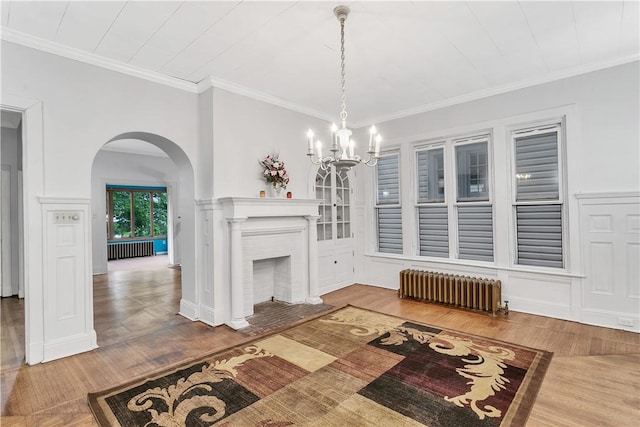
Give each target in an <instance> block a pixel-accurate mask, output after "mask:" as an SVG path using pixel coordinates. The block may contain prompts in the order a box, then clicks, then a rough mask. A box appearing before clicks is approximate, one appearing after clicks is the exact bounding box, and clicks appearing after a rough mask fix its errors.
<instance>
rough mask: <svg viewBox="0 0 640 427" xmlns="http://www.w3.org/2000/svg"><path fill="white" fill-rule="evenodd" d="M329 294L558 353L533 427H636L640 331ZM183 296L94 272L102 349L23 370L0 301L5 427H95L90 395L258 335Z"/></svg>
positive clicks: (171, 285) (381, 292) (153, 279)
mask: <svg viewBox="0 0 640 427" xmlns="http://www.w3.org/2000/svg"><path fill="white" fill-rule="evenodd" d="M323 298H324V301H325V302H326V303H327V304H331V305H334V306H340V305H344V304H352V305H356V306H359V307H364V308H369V309H372V310H377V311H381V312H385V313H389V314H393V315H398V316H401V317H404V318H407V319H412V320H416V321H420V322H424V323H429V324H432V325H435V326H439V327H445V328H451V329H457V330H461V331H465V332H469V333H473V334H477V335H483V336H487V337H491V338H496V339H500V340H504V341H510V342H515V343H518V344H522V345H527V346H531V347H536V348H541V349H545V350H548V351H552V352H554V357H553V360H552V362H551V366H550V368H549V371H548V372H547V375H546V377H545V380H544V382H543V384H542V388H541V390H540V393H539V395H538V398H537V400H536V403H535V405H534V408H533V411H532V413H531V416H530V417H529V420H528V423H527V426H616V427H619V426H637V425H638V423H639V420H640V335H639V334H634V333H630V332H624V331H617V330H612V329H606V328H598V327H593V326H586V325H581V324H578V323H574V322H567V321H562V320H556V319H551V318H546V317H540V316H532V315H527V314H523V313H517V312H514V311H511V313H510V314H509V316H508V317H507V318H492V317H489V316H487V315H484V314H479V313H472V312H467V311H462V310H457V309H453V308H449V307H446V306H440V305H434V304H424V303H419V302H415V301H408V300H401V299H398V298H397V297H396V293H395V291H391V290H386V289H380V288H375V287H371V286H364V285H353V286H350V287H348V288H345V289H341V290H339V291H336V292H332V293H330V294H327V295H325V296H324V297H323ZM179 300H180V271H179V270H176V269H170V268H160V269H157V268H151V267H150V268H148V269H143V270H136V269H129V268H121V269H117V270H115V271H111V272H110V274H109V275H102V276H96V277H95V278H94V313H95V328H96V332H97V334H98V344H99V345H100V348H98V349H96V350H94V351H90V352H87V353H83V354H80V355H76V356H72V357H67V358H64V359H60V360H56V361H52V362H48V363H44V364H40V365H35V366H26V365H22V364H21V363H20V361H21V360H23V358H24V353H22V355H21V356H20V350H16V348H18V347H20V345H19V344H20V340H22V347H24V344H23V342H24V338H23V335H21V334H23V332H21V331H23V330H24V325H23V324H22V325H21V324H20V322H21V320H20V319H21V314H20V309H21V308H20V307H21V303H20V301H19V300H17V299H12V298H4V299H2V301H1V305H0V308H1V310H2V312H1V316H2V317H1V318H2V325H1V329H2V346H3V348H2V352H1V358H2V360H1V362H2V363H1V368H0V386H1V389H0V391H1V394H0V415H1V416H2V417H1V418H0V425H2V426H3V427H4V426H92V425H96V424H95V422H94V420H93V417H92V415H91V413H90V411H89V407H88V406H87V403H86V401H87V393H88V392H93V391H98V390H102V389H106V388H109V387H112V386H115V385H118V384H120V383H123V382H125V381H127V380H129V379H131V378H134V377H139V376H143V375H145V374H148V373H149V372H151V371H155V370H159V369H163V368H166V367H168V366H171V365H174V364H177V363H179V362H181V361H184V360H186V359H191V358H196V357H199V356H203V355H205V354H208V353H211V352H214V351H217V350H221V349H223V348H225V347H229V346H232V345H237V344H240V343H242V342H246V341H248V340H251V339H253V338H252V337H249V336H246V335H244V334H241V333H238V332H235V331H233V330H232V329H230V328H228V327H226V326H219V327H215V328H214V327H210V326H207V325H204V324H202V323H200V322H191V321H189V320H187V319H185V318H183V317H182V316H179V315H176V313H177V311H178V305H179ZM16 302H17V304H16ZM23 307H24V306H23V305H22V310H23V309H24V308H23ZM22 322H23V321H22ZM16 343H17V344H16ZM5 346H8V347H9V348H5ZM22 352H24V350H22Z"/></svg>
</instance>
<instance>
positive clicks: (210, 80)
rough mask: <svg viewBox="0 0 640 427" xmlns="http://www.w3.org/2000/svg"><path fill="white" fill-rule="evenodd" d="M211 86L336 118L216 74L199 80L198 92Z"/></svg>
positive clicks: (305, 112) (319, 115)
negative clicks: (221, 77) (218, 76)
mask: <svg viewBox="0 0 640 427" xmlns="http://www.w3.org/2000/svg"><path fill="white" fill-rule="evenodd" d="M210 87H214V88H217V89H223V90H226V91H228V92H232V93H235V94H237V95H242V96H246V97H247V98H252V99H255V100H258V101H262V102H266V103H267V104H271V105H275V106H277V107H282V108H285V109H287V110H291V111H295V112H297V113H302V114H306V115H307V116H311V117H315V118H317V119H321V120H326V121H329V122H331V121H333V120H334V119H333V118H332V116H331V115H329V114H327V113H325V112H323V111H318V110H315V109H313V108H309V107H306V106H304V105H301V104H296V103H295V102H291V101H287V100H286V99H282V98H279V97H277V96H273V95H269V94H268V93H265V92H260V91H258V90H255V89H251V88H248V87H246V86H242V85H239V84H236V83H232V82H229V81H227V80H223V79H219V78H217V77H214V76H209V77H206V78H204V79H202V80H201V81H200V82H198V93H202V92H204V91H205V90H207V89H209V88H210Z"/></svg>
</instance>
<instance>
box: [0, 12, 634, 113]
mask: <svg viewBox="0 0 640 427" xmlns="http://www.w3.org/2000/svg"><path fill="white" fill-rule="evenodd" d="M340 3H341V2H340V1H331V2H309V1H298V2H293V1H284V2H272V1H241V2H239V1H204V2H203V1H180V2H178V1H128V2H125V1H103V2H94V1H70V2H66V1H46V2H24V1H15V0H14V1H6V0H2V2H1V5H2V10H1V12H2V27H3V38H5V39H7V40H9V41H14V42H16V41H17V42H20V43H23V44H28V45H31V46H35V47H38V48H42V49H45V50H47V49H49V50H54V51H56V52H57V53H60V52H62V53H63V54H65V52H66V54H67V55H68V56H71V57H74V52H75V54H76V55H75V57H78V55H77V53H78V52H81V53H82V54H83V55H84V56H82V58H83V60H88V61H91V60H90V59H87V58H96V62H98V63H101V64H105V58H107V59H108V61H107V62H109V63H111V64H118V66H119V67H120V69H123V68H122V66H123V65H124V64H126V67H128V68H129V69H130V70H133V71H144V72H147V73H148V75H157V76H170V77H171V78H175V79H181V83H184V81H187V82H192V83H198V82H201V81H202V80H207V81H209V79H211V81H213V84H214V85H217V86H221V87H224V88H227V89H230V90H235V91H238V92H241V93H245V94H248V95H252V96H256V97H258V98H262V99H266V100H272V101H274V102H276V103H280V104H281V105H287V106H290V107H292V108H294V109H298V110H300V111H305V112H308V113H311V114H314V115H316V116H318V117H323V118H332V119H334V120H335V119H337V115H338V113H339V107H340V66H339V65H340V62H339V61H340V57H339V55H340V53H339V24H338V21H337V20H336V18H335V17H334V16H333V7H334V6H336V5H338V4H340ZM342 3H346V4H347V5H349V6H350V7H351V14H350V15H349V18H348V19H347V22H346V29H345V33H346V35H345V37H346V66H347V76H346V79H347V81H346V87H347V110H348V112H349V122H351V125H354V122H355V123H356V124H357V125H365V124H367V122H373V121H381V120H382V119H389V118H393V117H400V116H403V115H407V114H410V113H416V112H419V111H426V110H429V109H433V108H436V107H439V106H444V105H450V104H452V103H456V102H460V101H464V100H468V99H474V98H478V97H481V96H486V95H490V94H494V93H500V92H503V91H506V90H508V89H513V88H518V87H525V86H529V85H531V84H535V83H540V82H544V81H549V80H553V79H557V78H561V77H566V76H569V75H574V74H578V73H581V72H585V71H590V70H595V69H599V68H603V67H606V66H611V65H615V64H621V63H625V62H630V61H633V60H637V59H638V57H639V50H640V47H639V40H640V37H639V35H638V27H639V25H638V21H639V15H640V13H639V7H638V6H639V3H638V1H637V0H634V1H603V2H585V1H553V2H538V1H506V2H505V1H501V2H495V1H494V2H479V1H467V2H462V1H446V2H445V1H441V2H432V1H429V2H427V1H413V2H409V1H406V2H405V1H393V2H380V1H366V2H365V1H363V2H353V1H346V2H342ZM27 40H28V43H27ZM67 47H68V48H70V49H68V48H67ZM94 55H97V56H99V57H100V58H97V57H95V56H94ZM126 67H125V68H126ZM163 78H164V77H163ZM190 84H191V83H190ZM193 87H194V88H195V86H193ZM194 90H195V89H194Z"/></svg>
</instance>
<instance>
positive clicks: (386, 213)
mask: <svg viewBox="0 0 640 427" xmlns="http://www.w3.org/2000/svg"><path fill="white" fill-rule="evenodd" d="M399 161H400V155H399V153H397V152H394V153H389V154H385V155H383V156H382V157H380V159H378V165H377V166H376V193H377V197H376V208H375V209H376V221H377V229H378V252H386V253H396V254H401V253H402V212H401V206H400V174H399Z"/></svg>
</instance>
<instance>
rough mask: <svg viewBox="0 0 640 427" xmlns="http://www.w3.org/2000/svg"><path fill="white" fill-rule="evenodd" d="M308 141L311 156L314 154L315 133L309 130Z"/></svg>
mask: <svg viewBox="0 0 640 427" xmlns="http://www.w3.org/2000/svg"><path fill="white" fill-rule="evenodd" d="M307 139H308V140H309V154H312V153H313V131H312V130H311V129H309V130H308V131H307Z"/></svg>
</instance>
